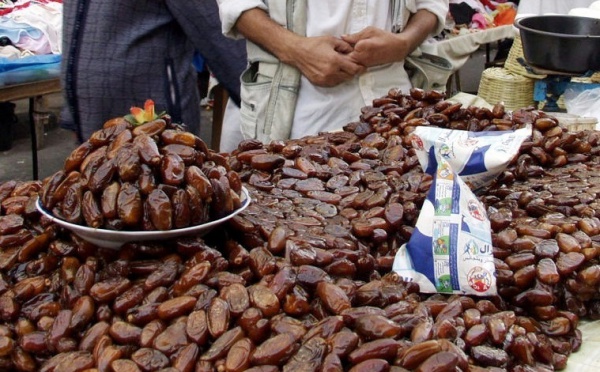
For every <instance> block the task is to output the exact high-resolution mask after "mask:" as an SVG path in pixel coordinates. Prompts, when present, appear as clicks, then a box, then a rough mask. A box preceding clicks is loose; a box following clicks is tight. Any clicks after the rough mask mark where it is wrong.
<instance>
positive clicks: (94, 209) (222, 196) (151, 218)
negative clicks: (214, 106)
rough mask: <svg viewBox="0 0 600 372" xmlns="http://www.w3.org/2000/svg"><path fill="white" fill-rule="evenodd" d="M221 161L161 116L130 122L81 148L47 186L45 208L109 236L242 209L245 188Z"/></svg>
mask: <svg viewBox="0 0 600 372" xmlns="http://www.w3.org/2000/svg"><path fill="white" fill-rule="evenodd" d="M226 165H227V164H226V161H225V160H224V159H223V157H221V156H219V155H218V154H216V153H214V152H212V151H210V150H209V149H208V147H207V146H206V144H205V143H204V141H202V139H200V138H199V137H197V136H195V135H194V134H192V133H190V132H187V131H185V130H183V129H182V128H181V127H180V126H178V125H176V124H174V123H172V122H171V120H170V118H169V117H168V116H166V115H165V116H163V117H160V118H158V119H155V120H153V121H150V122H146V123H143V124H140V125H132V124H131V123H130V122H129V121H127V120H126V119H125V118H124V117H120V118H115V119H111V120H109V121H107V122H106V123H105V124H104V126H103V128H102V129H100V130H98V131H96V132H94V133H93V134H92V135H91V136H90V138H89V139H88V140H87V141H85V142H84V143H82V144H81V145H80V146H79V147H77V148H76V149H75V150H73V152H72V153H71V154H70V155H69V156H68V157H67V159H66V160H65V165H64V167H63V169H61V170H59V171H58V172H56V173H55V174H53V175H52V176H50V177H49V178H48V179H46V180H45V182H44V184H43V188H42V190H41V192H40V200H41V205H42V206H43V207H44V208H45V209H46V210H48V211H50V212H51V213H52V214H53V215H54V216H55V217H58V218H60V219H63V220H65V221H67V222H70V223H73V224H78V225H84V226H89V227H92V228H103V229H110V230H128V231H132V230H143V231H150V230H171V229H180V228H185V227H189V226H196V225H200V224H203V223H205V222H208V221H211V220H214V219H218V218H221V217H224V216H226V215H228V214H230V213H231V212H233V211H234V210H235V209H237V208H239V207H240V204H241V201H240V196H241V187H242V185H241V182H240V180H239V177H238V176H237V174H236V173H235V172H232V171H230V170H229V169H228V168H227V166H226Z"/></svg>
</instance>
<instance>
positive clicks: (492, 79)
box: [477, 67, 535, 111]
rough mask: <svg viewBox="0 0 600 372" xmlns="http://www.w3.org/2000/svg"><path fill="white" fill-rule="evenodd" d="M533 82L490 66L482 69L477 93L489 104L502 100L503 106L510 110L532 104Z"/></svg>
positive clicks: (503, 69)
mask: <svg viewBox="0 0 600 372" xmlns="http://www.w3.org/2000/svg"><path fill="white" fill-rule="evenodd" d="M534 83H535V81H534V80H533V79H530V78H527V77H525V76H522V75H518V74H513V73H511V72H509V71H508V70H507V69H505V68H501V67H491V68H487V69H485V70H483V73H482V75H481V80H480V82H479V90H478V92H477V95H478V96H479V97H481V98H483V99H484V100H486V102H488V103H489V104H491V105H495V104H496V103H498V102H504V107H506V109H508V110H511V111H512V110H516V109H520V108H524V107H528V106H531V105H533V104H534V101H533V87H534Z"/></svg>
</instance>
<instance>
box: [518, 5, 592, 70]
mask: <svg viewBox="0 0 600 372" xmlns="http://www.w3.org/2000/svg"><path fill="white" fill-rule="evenodd" d="M515 26H516V27H517V28H518V29H519V34H520V36H521V41H522V43H523V55H524V57H525V61H526V62H527V63H528V64H530V65H531V66H532V67H534V68H535V67H537V68H541V69H545V70H551V71H557V72H564V73H569V74H579V75H583V74H585V73H586V72H588V71H600V19H597V18H590V17H579V16H571V15H539V16H531V17H523V18H520V19H517V20H516V21H515Z"/></svg>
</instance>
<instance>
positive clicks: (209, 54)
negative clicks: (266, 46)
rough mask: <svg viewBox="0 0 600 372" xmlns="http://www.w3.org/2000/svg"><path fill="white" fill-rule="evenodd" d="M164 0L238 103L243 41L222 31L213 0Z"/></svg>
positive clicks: (243, 52)
mask: <svg viewBox="0 0 600 372" xmlns="http://www.w3.org/2000/svg"><path fill="white" fill-rule="evenodd" d="M167 4H168V7H169V9H170V10H171V12H172V14H173V15H174V16H175V18H177V20H178V22H179V25H180V26H181V28H182V29H183V30H184V32H185V33H186V34H187V35H188V37H189V38H190V40H191V41H192V43H193V44H194V46H195V48H196V50H197V51H198V52H199V53H200V54H201V55H202V57H203V58H204V62H205V63H206V64H207V65H208V66H209V67H210V71H211V72H212V73H213V74H214V75H215V77H216V79H217V80H218V81H219V84H222V85H223V87H224V88H225V89H226V90H227V92H228V93H229V97H231V99H232V100H233V101H234V102H235V103H236V105H238V106H239V104H240V75H241V74H242V72H243V71H244V69H245V68H246V65H247V60H246V43H245V41H244V40H234V39H231V38H228V37H225V36H224V35H223V33H222V32H221V21H220V19H219V8H218V6H217V1H216V0H204V1H181V0H173V1H167ZM191 63H192V61H190V64H191Z"/></svg>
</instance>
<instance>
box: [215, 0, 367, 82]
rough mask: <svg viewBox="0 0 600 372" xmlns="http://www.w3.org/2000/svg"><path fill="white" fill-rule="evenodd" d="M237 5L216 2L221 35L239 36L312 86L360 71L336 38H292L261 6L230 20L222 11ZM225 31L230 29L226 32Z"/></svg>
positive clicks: (361, 68)
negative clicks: (218, 9)
mask: <svg viewBox="0 0 600 372" xmlns="http://www.w3.org/2000/svg"><path fill="white" fill-rule="evenodd" d="M239 3H240V1H225V0H219V6H220V7H221V19H222V20H223V22H224V23H225V24H224V32H225V33H226V34H227V33H228V32H230V34H232V35H236V33H239V34H241V35H243V36H244V37H246V38H247V39H248V40H250V41H252V42H253V43H255V44H257V45H260V46H261V47H262V48H264V49H265V50H267V51H268V52H270V53H271V54H273V55H275V56H276V57H277V58H278V59H279V60H280V61H282V62H284V63H287V64H289V65H292V66H294V67H296V68H298V69H299V70H300V72H301V73H302V74H303V75H304V76H306V78H307V79H308V80H309V81H311V82H312V83H313V84H315V85H318V86H335V85H337V84H339V83H341V82H343V81H346V80H348V79H351V78H352V77H354V75H356V74H359V73H361V72H362V71H364V67H363V66H361V65H359V64H357V63H356V62H354V61H352V60H351V59H350V58H349V57H348V53H349V52H351V51H352V48H351V47H350V45H349V44H348V43H346V42H344V41H343V40H341V39H339V38H336V37H333V36H321V37H305V36H300V35H298V34H295V33H294V32H292V31H289V30H287V29H286V28H284V27H283V26H281V25H279V24H278V23H277V22H275V21H273V20H272V19H271V18H270V17H269V15H268V14H267V13H266V11H265V10H264V6H262V7H260V6H254V7H249V8H247V9H245V10H242V11H241V13H240V14H239V15H234V16H233V18H232V17H231V16H230V14H231V13H232V12H231V11H229V12H228V11H227V10H223V9H232V7H233V6H234V5H233V4H236V6H238V5H239ZM245 3H249V2H248V1H246V2H245ZM258 4H260V2H258ZM236 16H237V17H236ZM228 24H231V26H228ZM228 27H231V29H230V30H228Z"/></svg>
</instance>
